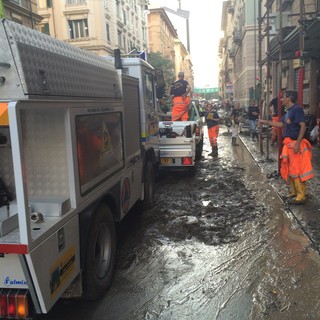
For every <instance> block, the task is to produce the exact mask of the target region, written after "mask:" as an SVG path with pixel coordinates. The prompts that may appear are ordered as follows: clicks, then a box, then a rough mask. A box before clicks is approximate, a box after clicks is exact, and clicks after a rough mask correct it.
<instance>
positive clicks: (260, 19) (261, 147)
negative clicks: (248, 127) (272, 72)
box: [258, 0, 268, 154]
mask: <svg viewBox="0 0 320 320" xmlns="http://www.w3.org/2000/svg"><path fill="white" fill-rule="evenodd" d="M261 6H262V0H259V3H258V39H259V52H258V63H259V78H260V97H259V111H260V115H259V118H260V119H261V118H262V102H263V99H262V92H263V87H262V61H261V60H262V53H261V52H262V13H261ZM259 135H260V136H259V145H260V153H261V154H263V144H262V125H260V130H259ZM267 136H268V133H267ZM267 139H268V138H267ZM267 141H268V140H267Z"/></svg>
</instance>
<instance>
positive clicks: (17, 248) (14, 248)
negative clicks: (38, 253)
mask: <svg viewBox="0 0 320 320" xmlns="http://www.w3.org/2000/svg"><path fill="white" fill-rule="evenodd" d="M0 253H17V254H26V253H28V246H27V245H26V244H11V243H10V244H9V243H7V244H0Z"/></svg>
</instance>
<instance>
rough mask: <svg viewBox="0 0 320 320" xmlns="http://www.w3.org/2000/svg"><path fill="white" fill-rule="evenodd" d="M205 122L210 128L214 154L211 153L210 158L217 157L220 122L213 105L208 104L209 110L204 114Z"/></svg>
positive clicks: (209, 133) (210, 139) (209, 134)
mask: <svg viewBox="0 0 320 320" xmlns="http://www.w3.org/2000/svg"><path fill="white" fill-rule="evenodd" d="M204 118H205V121H206V123H207V128H208V136H209V141H210V145H211V148H212V152H211V153H209V154H208V155H209V156H213V157H217V156H218V135H219V120H220V117H219V115H218V112H217V110H216V109H215V108H214V107H213V105H212V104H211V103H208V104H207V110H206V111H205V114H204Z"/></svg>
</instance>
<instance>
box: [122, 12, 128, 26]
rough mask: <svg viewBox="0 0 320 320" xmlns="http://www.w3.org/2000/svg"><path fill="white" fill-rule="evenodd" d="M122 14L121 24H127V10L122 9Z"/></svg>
mask: <svg viewBox="0 0 320 320" xmlns="http://www.w3.org/2000/svg"><path fill="white" fill-rule="evenodd" d="M122 15H123V24H124V25H126V24H127V12H126V10H123V11H122Z"/></svg>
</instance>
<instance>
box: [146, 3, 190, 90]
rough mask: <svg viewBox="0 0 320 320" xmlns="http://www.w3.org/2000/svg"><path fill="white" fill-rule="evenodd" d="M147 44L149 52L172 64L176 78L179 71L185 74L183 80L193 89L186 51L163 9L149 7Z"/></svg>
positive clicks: (188, 56)
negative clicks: (159, 55)
mask: <svg viewBox="0 0 320 320" xmlns="http://www.w3.org/2000/svg"><path fill="white" fill-rule="evenodd" d="M148 43H149V51H150V52H160V53H161V55H162V56H163V57H165V58H167V59H169V60H171V61H172V62H173V64H174V72H175V75H176V76H177V75H178V73H179V72H180V71H183V72H184V73H185V80H187V81H188V82H189V84H190V86H191V87H192V88H193V85H194V75H193V66H192V62H191V58H190V55H189V52H188V50H187V49H186V48H185V46H184V44H183V43H182V41H181V40H180V39H179V38H178V34H177V31H176V29H175V28H174V26H173V24H172V22H171V20H170V19H169V17H168V15H167V13H166V11H165V9H164V8H159V7H149V14H148Z"/></svg>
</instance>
